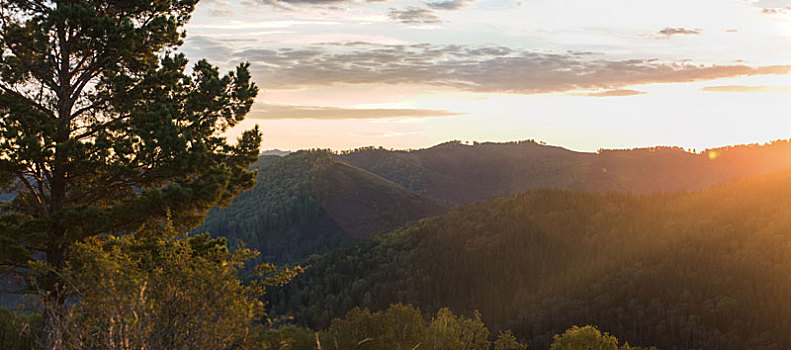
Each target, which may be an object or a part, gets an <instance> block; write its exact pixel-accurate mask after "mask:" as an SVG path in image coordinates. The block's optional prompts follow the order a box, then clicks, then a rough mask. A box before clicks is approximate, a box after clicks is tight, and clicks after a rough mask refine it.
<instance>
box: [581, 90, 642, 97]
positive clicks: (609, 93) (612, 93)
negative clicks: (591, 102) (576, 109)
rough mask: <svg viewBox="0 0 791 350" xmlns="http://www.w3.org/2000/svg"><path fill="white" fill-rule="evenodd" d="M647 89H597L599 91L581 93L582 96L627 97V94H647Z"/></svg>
mask: <svg viewBox="0 0 791 350" xmlns="http://www.w3.org/2000/svg"><path fill="white" fill-rule="evenodd" d="M645 94H646V92H645V91H638V90H629V89H615V90H604V91H597V92H589V93H584V94H580V95H582V96H588V97H626V96H636V95H645Z"/></svg>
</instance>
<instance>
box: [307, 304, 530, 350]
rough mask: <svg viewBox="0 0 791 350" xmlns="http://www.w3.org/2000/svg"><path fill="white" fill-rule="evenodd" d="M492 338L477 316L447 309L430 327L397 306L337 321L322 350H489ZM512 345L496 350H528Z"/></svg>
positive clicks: (411, 309)
mask: <svg viewBox="0 0 791 350" xmlns="http://www.w3.org/2000/svg"><path fill="white" fill-rule="evenodd" d="M488 336H489V330H488V329H487V328H486V326H485V325H484V324H483V322H482V321H481V318H480V315H479V314H478V313H477V312H476V313H475V315H474V318H472V319H470V318H466V317H464V316H457V315H454V314H453V313H452V312H451V311H450V310H449V309H447V308H443V309H441V310H439V311H438V312H437V314H436V316H434V317H433V318H432V319H431V321H430V322H428V323H427V322H425V321H424V319H423V315H422V313H421V312H420V310H418V309H416V308H414V307H412V306H408V305H403V304H394V305H390V307H388V308H387V309H386V310H383V311H377V312H371V311H369V310H368V309H360V308H354V309H352V310H351V311H349V312H348V313H347V314H346V316H345V317H344V318H342V319H334V320H333V321H332V324H331V325H330V327H329V329H328V330H326V331H324V332H321V334H320V338H319V339H320V341H321V346H322V349H337V350H341V349H343V350H346V349H393V350H414V349H436V350H456V349H458V350H462V349H469V350H488V349H490V347H491V343H490V342H489V339H488ZM501 343H502V342H501ZM509 344H510V346H512V347H511V348H507V347H506V348H497V347H495V349H524V345H521V344H519V343H518V342H517V341H516V339H515V338H514V339H511V342H510V343H509Z"/></svg>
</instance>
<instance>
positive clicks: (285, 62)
mask: <svg viewBox="0 0 791 350" xmlns="http://www.w3.org/2000/svg"><path fill="white" fill-rule="evenodd" d="M344 49H345V50H344ZM234 56H235V57H236V58H237V59H240V60H247V61H250V62H251V63H252V69H253V72H254V74H255V75H256V76H258V77H260V79H261V81H262V84H264V85H266V86H273V87H299V86H311V85H333V84H370V83H373V84H423V85H431V86H437V87H443V88H452V89H458V90H463V91H471V92H499V93H516V94H536V93H551V92H566V91H580V90H583V91H584V90H617V89H622V88H625V87H629V86H635V85H643V84H655V83H684V82H694V81H705V80H713V79H720V78H729V77H738V76H752V75H772V74H787V73H789V71H791V66H789V65H774V66H756V67H753V66H748V65H743V64H736V65H712V64H710V65H703V64H699V63H695V62H688V61H681V62H668V61H661V60H655V59H650V58H641V59H627V60H622V59H613V58H607V57H606V56H602V55H595V56H591V55H587V54H575V53H546V52H535V51H530V50H519V49H511V48H507V47H468V46H463V45H432V44H413V45H366V46H360V45H359V44H358V46H354V47H344V48H342V49H341V50H330V49H328V48H327V47H313V48H311V49H307V50H292V49H267V50H256V49H252V50H243V51H239V52H236V53H235V54H234Z"/></svg>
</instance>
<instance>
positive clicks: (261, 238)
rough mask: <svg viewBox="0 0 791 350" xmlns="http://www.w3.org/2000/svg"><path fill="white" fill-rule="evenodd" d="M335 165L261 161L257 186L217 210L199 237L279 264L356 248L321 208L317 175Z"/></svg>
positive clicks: (314, 155)
mask: <svg viewBox="0 0 791 350" xmlns="http://www.w3.org/2000/svg"><path fill="white" fill-rule="evenodd" d="M330 161H331V160H330V159H329V157H328V155H327V154H326V153H324V152H299V153H295V154H291V155H288V156H285V157H278V156H262V157H260V158H259V159H258V161H257V162H256V163H255V164H253V167H252V169H254V170H256V171H257V173H258V175H257V179H256V186H255V187H253V188H252V189H250V190H249V191H246V192H243V193H242V194H240V195H239V196H238V197H236V198H234V199H233V200H232V202H231V205H230V206H228V207H227V208H215V209H212V210H211V211H210V212H209V214H208V216H207V217H206V221H205V222H204V224H203V226H201V227H199V228H197V229H196V230H195V232H205V231H208V232H211V233H212V234H213V235H215V236H219V237H227V238H228V239H229V240H230V242H231V243H237V242H244V243H245V245H247V246H249V247H252V248H255V249H256V250H259V251H260V252H261V255H260V257H259V261H269V262H275V263H281V262H294V261H298V260H299V259H301V258H303V257H305V256H308V255H311V254H318V253H325V252H329V251H330V250H332V249H335V248H339V247H344V246H348V245H350V244H352V243H354V242H355V241H356V240H355V239H353V238H352V237H350V236H349V235H348V234H346V233H345V232H344V231H343V229H341V228H340V227H338V225H337V224H336V223H335V222H334V221H333V220H332V219H331V217H330V216H329V214H328V213H327V211H326V210H325V209H323V208H322V205H321V200H320V198H319V193H318V191H317V188H316V185H315V183H314V179H315V176H314V174H315V173H316V172H320V171H323V170H322V169H324V168H326V167H327V166H329V164H328V162H330Z"/></svg>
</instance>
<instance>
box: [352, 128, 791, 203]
mask: <svg viewBox="0 0 791 350" xmlns="http://www.w3.org/2000/svg"><path fill="white" fill-rule="evenodd" d="M338 158H339V159H341V160H343V161H345V162H347V163H349V164H352V165H354V166H357V167H359V168H362V169H366V170H368V171H370V172H372V173H375V174H378V175H380V176H382V177H384V178H387V179H389V180H391V181H393V182H395V183H398V184H400V185H401V186H403V187H405V188H408V189H410V190H412V191H415V192H418V193H421V194H424V195H426V196H428V197H431V198H434V199H436V200H439V201H443V202H446V203H450V204H452V205H458V204H465V203H472V202H477V201H481V200H485V199H488V198H492V197H500V196H508V195H513V194H516V193H520V192H523V191H526V190H529V189H541V188H560V189H579V190H590V191H601V192H606V191H623V192H633V193H651V192H672V191H679V190H697V189H702V188H705V187H707V186H710V185H713V184H718V183H725V182H729V181H731V180H734V179H736V178H740V177H745V176H754V175H759V174H766V173H769V172H772V171H775V170H778V169H782V168H785V167H789V166H791V143H789V142H788V141H787V140H781V141H776V142H773V143H770V144H766V145H741V146H733V147H723V148H717V149H710V150H704V151H701V152H699V153H691V152H687V151H684V150H683V149H681V148H677V147H653V148H638V149H629V150H600V151H599V152H596V153H588V152H575V151H571V150H568V149H565V148H561V147H555V146H547V145H543V144H540V143H537V142H534V141H520V142H508V143H475V144H473V145H467V144H463V143H461V142H458V141H454V142H448V143H444V144H440V145H437V146H435V147H431V148H427V149H420V150H412V151H390V150H385V149H381V148H372V147H368V148H362V149H358V150H355V151H351V152H344V153H342V154H340V155H339V156H338Z"/></svg>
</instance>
